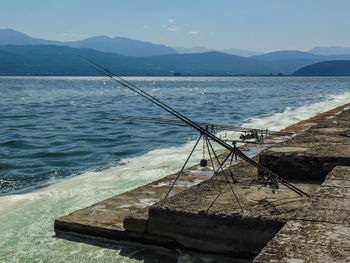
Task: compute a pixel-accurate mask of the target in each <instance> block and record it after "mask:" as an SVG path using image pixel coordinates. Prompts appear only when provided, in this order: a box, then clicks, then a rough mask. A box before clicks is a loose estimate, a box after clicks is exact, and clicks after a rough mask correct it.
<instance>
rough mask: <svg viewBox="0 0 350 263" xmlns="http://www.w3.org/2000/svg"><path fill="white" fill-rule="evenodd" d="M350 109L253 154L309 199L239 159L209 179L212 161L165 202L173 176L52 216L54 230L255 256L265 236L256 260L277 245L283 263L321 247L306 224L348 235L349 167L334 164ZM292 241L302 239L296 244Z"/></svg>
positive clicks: (347, 145) (347, 150) (349, 131)
mask: <svg viewBox="0 0 350 263" xmlns="http://www.w3.org/2000/svg"><path fill="white" fill-rule="evenodd" d="M349 109H350V107H349V105H344V106H342V107H339V108H337V109H334V110H332V111H329V112H326V113H324V114H320V115H318V116H316V117H314V118H311V119H309V120H307V121H303V122H300V123H298V124H295V125H293V126H291V127H288V128H287V129H286V131H288V132H295V133H297V134H298V135H297V136H295V137H293V138H291V139H289V140H287V141H284V142H281V143H277V144H274V145H272V146H271V147H270V148H269V149H267V150H265V151H263V152H262V153H261V154H260V155H259V156H257V157H255V159H256V160H257V161H259V162H260V163H261V164H263V165H264V166H265V167H267V168H268V169H271V170H273V171H275V172H276V173H278V174H279V175H280V176H282V177H284V178H289V179H290V181H291V182H292V183H294V184H295V185H296V186H297V187H299V188H301V189H302V190H303V191H305V192H307V193H309V194H310V195H312V197H311V198H310V199H307V198H306V197H305V196H299V195H298V194H296V193H294V192H292V191H290V190H289V189H287V188H286V187H284V186H283V185H281V186H280V189H278V190H277V191H276V193H273V192H272V190H271V189H270V188H268V187H262V186H261V185H259V184H256V183H254V182H253V179H254V178H256V177H257V175H258V171H257V169H256V168H254V167H252V166H250V165H249V164H247V163H244V162H238V164H236V165H234V166H232V167H231V168H230V167H229V166H228V165H226V166H225V170H226V176H225V174H224V173H220V174H218V175H217V176H216V177H214V178H213V179H210V176H208V175H210V170H209V168H202V167H199V165H197V166H194V167H191V168H189V169H187V170H186V172H185V173H184V175H182V176H181V177H180V178H179V181H178V184H176V186H175V188H174V190H173V191H172V192H171V195H170V198H168V199H166V200H165V202H164V203H163V204H160V203H159V201H160V200H161V199H162V198H163V197H164V196H165V193H166V192H167V190H168V189H169V186H170V184H171V182H172V181H173V179H174V178H175V175H169V176H167V177H165V178H163V179H161V180H158V181H155V182H152V183H150V184H148V185H145V186H142V187H139V188H136V189H134V190H132V191H130V192H126V193H124V194H121V195H118V196H115V197H111V198H109V199H107V200H105V201H102V202H99V203H97V204H95V205H92V206H90V207H87V208H84V209H82V210H79V211H76V212H73V213H71V214H69V215H67V216H63V217H60V218H57V219H56V220H55V232H56V234H57V235H61V234H67V233H75V234H83V235H89V236H95V237H104V238H108V239H111V240H121V241H136V242H143V243H147V244H156V245H160V246H166V247H171V248H173V247H178V248H185V249H191V250H196V251H202V252H206V253H215V254H225V255H229V256H232V257H245V258H254V257H255V256H256V255H258V254H259V252H260V251H261V250H262V249H263V248H264V246H265V245H266V244H267V243H268V242H269V241H270V242H269V243H268V245H267V246H266V247H265V248H264V249H263V250H262V252H261V253H260V254H259V256H258V257H257V258H256V259H255V262H280V261H278V260H279V259H280V258H278V259H277V256H276V255H277V254H278V256H280V255H282V254H281V253H282V252H283V253H284V254H283V255H285V256H284V257H283V258H282V259H283V260H284V259H286V261H281V262H299V261H288V260H287V259H288V257H287V256H288V253H289V252H290V253H291V254H290V255H296V253H299V252H298V251H299V250H301V249H303V248H304V247H303V244H308V245H309V247H308V246H307V245H306V248H307V249H306V251H307V250H310V249H311V250H315V251H318V249H325V248H324V247H322V246H321V247H318V245H320V244H319V243H317V242H311V241H310V242H308V241H305V242H302V241H301V240H302V238H306V237H305V236H303V234H302V233H303V231H309V232H307V233H314V234H315V235H316V236H317V235H318V234H320V235H325V233H333V234H334V235H335V236H337V237H340V239H341V240H342V241H341V242H347V241H346V240H347V238H348V235H347V234H344V235H342V234H341V232H342V231H345V232H346V233H350V232H349V230H348V227H349V224H348V216H349V210H348V208H349V205H348V204H347V201H343V199H342V198H349V197H350V193H348V192H347V190H346V189H350V188H349V184H350V183H349V180H348V178H349V177H348V173H347V171H348V170H347V169H349V168H346V167H341V168H335V167H336V166H350V110H349ZM348 135H349V136H348ZM273 139H274V138H272V137H271V138H268V139H267V140H266V142H268V143H271V144H273V143H274V140H273ZM223 157H224V155H222V156H221V158H223ZM334 168H335V169H334ZM333 169H334V170H333ZM337 169H338V170H337ZM339 169H340V170H339ZM332 170H333V172H332V173H330V172H331V171H332ZM329 173H330V174H329ZM231 174H232V175H233V177H234V179H235V180H237V182H236V183H233V180H232V177H231ZM328 174H329V175H328ZM327 175H328V176H327ZM326 176H327V177H326ZM325 178H326V181H324V180H325ZM323 181H324V182H323ZM321 184H322V185H321ZM340 184H341V185H340ZM320 185H321V186H320ZM343 188H344V189H343ZM329 207H332V208H333V209H329ZM334 214H337V215H336V216H333V215H334ZM332 218H336V220H337V221H334V220H335V219H334V220H333V221H332ZM327 224H331V225H327ZM334 225H336V226H337V227H334ZM339 227H340V228H339ZM296 229H300V231H299V230H298V231H296V235H295V236H293V238H290V239H286V234H285V233H291V232H293V231H294V230H296ZM312 231H314V232H312ZM327 231H330V232H327ZM332 231H333V232H332ZM334 231H335V232H334ZM337 231H338V232H337ZM298 233H299V235H297V234H298ZM294 238H295V239H294ZM294 240H295V241H294ZM299 241H300V242H299ZM271 242H272V243H271ZM276 242H277V243H279V246H277V245H276ZM294 242H299V243H300V244H299V243H298V246H297V245H294ZM329 242H333V241H331V240H330V241H329ZM299 245H300V246H299ZM277 249H278V250H277ZM283 249H284V250H283ZM298 249H299V250H298ZM343 250H344V251H343ZM343 250H341V251H340V252H339V253H341V254H342V255H348V254H346V253H348V252H347V251H348V248H347V246H344V249H343ZM330 251H332V250H330ZM293 253H295V254H293ZM306 253H307V252H306ZM315 253H316V252H315ZM327 253H328V252H327ZM329 253H333V252H329ZM269 257H271V258H269ZM293 258H295V257H294V256H293V257H292V259H293ZM340 258H341V257H338V258H336V257H333V258H332V259H340ZM270 260H275V261H270ZM300 262H319V261H315V260H314V261H312V260H311V261H308V260H306V261H300ZM334 262H342V261H334Z"/></svg>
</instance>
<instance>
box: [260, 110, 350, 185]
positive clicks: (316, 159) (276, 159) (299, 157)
mask: <svg viewBox="0 0 350 263" xmlns="http://www.w3.org/2000/svg"><path fill="white" fill-rule="evenodd" d="M345 108H347V107H345ZM338 110H339V111H338V114H337V115H330V116H328V118H327V119H326V120H324V121H322V122H318V123H317V124H315V125H314V126H312V127H311V128H309V129H308V130H306V131H305V132H303V133H300V134H298V135H296V136H295V137H293V138H291V139H288V140H286V141H284V142H282V143H280V144H278V145H277V146H274V147H271V148H269V149H267V150H265V151H263V152H262V153H261V154H260V155H259V163H260V164H261V165H263V166H265V167H266V168H268V169H269V170H271V171H274V172H276V173H277V174H279V175H280V176H282V177H284V178H286V179H323V178H324V177H325V176H326V175H327V174H328V173H329V172H330V171H331V170H332V169H333V168H334V167H335V166H338V165H340V166H344V165H350V110H349V109H347V110H344V111H340V109H338Z"/></svg>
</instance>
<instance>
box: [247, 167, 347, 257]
mask: <svg viewBox="0 0 350 263" xmlns="http://www.w3.org/2000/svg"><path fill="white" fill-rule="evenodd" d="M349 183H350V167H340V166H338V167H336V168H335V169H333V171H332V172H331V173H330V174H329V175H328V176H327V177H326V180H325V182H324V183H323V184H322V185H321V186H320V187H319V188H318V190H317V191H316V193H315V195H314V196H313V197H311V198H310V199H309V200H308V201H307V203H306V205H305V206H303V207H302V208H301V209H299V210H298V211H297V212H296V213H295V215H294V216H293V220H291V221H289V222H288V223H287V224H286V225H285V226H284V227H283V228H282V230H281V231H280V232H279V233H278V234H277V235H276V236H275V237H274V238H273V239H272V240H271V241H270V242H269V243H268V245H267V246H266V247H265V248H264V249H263V250H262V251H261V253H260V254H259V255H258V256H257V257H256V258H255V260H254V262H255V263H265V262H282V263H283V262H286V263H287V262H350V185H349Z"/></svg>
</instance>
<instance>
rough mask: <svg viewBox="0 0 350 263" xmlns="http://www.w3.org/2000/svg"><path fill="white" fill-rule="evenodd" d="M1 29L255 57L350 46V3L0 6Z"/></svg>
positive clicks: (128, 0)
mask: <svg viewBox="0 0 350 263" xmlns="http://www.w3.org/2000/svg"><path fill="white" fill-rule="evenodd" d="M0 28H1V29H5V28H12V29H15V30H18V31H21V32H24V33H26V34H29V35H30V36H33V37H39V38H45V39H50V40H62V41H69V40H78V39H83V38H86V37H91V36H97V35H107V36H110V37H115V36H122V37H128V38H132V39H138V40H143V41H150V42H154V43H161V44H166V45H170V46H183V47H192V46H205V47H209V48H216V49H226V48H240V49H246V50H253V51H275V50H282V49H299V50H308V49H311V48H312V47H314V46H344V47H350V33H349V32H350V1H349V0H212V1H209V0H171V1H170V0H1V2H0Z"/></svg>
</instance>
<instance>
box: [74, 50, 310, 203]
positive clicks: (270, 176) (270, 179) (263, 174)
mask: <svg viewBox="0 0 350 263" xmlns="http://www.w3.org/2000/svg"><path fill="white" fill-rule="evenodd" d="M79 57H80V58H81V59H82V60H84V61H85V62H87V63H89V64H90V65H92V66H93V67H94V68H95V69H96V70H97V71H98V72H100V73H102V74H103V75H105V76H107V77H109V78H111V79H112V80H114V81H116V82H117V83H118V84H120V85H122V86H124V87H125V88H127V89H129V90H131V91H133V92H135V93H137V94H138V95H140V96H142V97H144V98H145V99H147V100H149V101H150V102H152V103H153V104H155V105H157V106H159V107H160V108H162V109H164V110H165V111H167V112H168V113H170V114H171V115H173V116H175V117H176V118H178V119H180V120H181V121H183V122H185V123H186V124H188V125H189V126H191V127H192V128H194V129H196V130H197V131H199V133H200V134H201V135H204V136H206V137H207V138H210V139H211V140H212V141H215V142H216V143H218V144H219V145H221V146H222V147H224V148H226V149H227V150H229V151H230V154H235V155H236V156H238V157H240V158H241V159H242V160H244V161H246V162H248V163H249V164H251V165H252V166H254V167H256V168H257V169H258V171H259V172H260V175H259V176H258V180H259V181H261V182H263V183H264V184H268V185H269V186H270V187H271V188H273V189H278V188H279V185H278V181H279V182H280V183H281V184H282V185H284V186H286V187H287V188H289V189H290V190H292V191H293V192H295V193H297V194H299V195H300V196H307V197H310V195H309V194H307V193H305V192H304V191H303V190H301V189H300V188H298V187H296V186H294V185H292V184H291V183H289V182H288V181H286V180H285V179H283V178H282V177H280V176H279V175H277V174H276V173H274V172H272V171H270V170H268V169H267V168H265V167H264V166H262V165H261V164H259V163H257V162H255V161H254V160H252V159H251V158H249V157H248V156H246V155H245V154H244V153H243V152H242V151H241V150H239V149H238V148H237V147H236V146H235V145H234V146H231V145H229V144H228V143H226V142H225V141H223V140H221V139H220V138H218V137H216V136H215V135H214V134H213V133H211V132H209V131H208V129H206V128H205V127H201V126H200V125H198V124H197V123H196V122H194V121H192V120H190V119H189V118H188V117H186V116H184V115H183V114H181V113H180V112H178V111H176V110H175V109H173V108H172V107H170V106H168V105H166V104H165V103H163V102H162V101H160V100H158V99H157V98H155V97H153V96H152V95H150V94H149V93H147V92H145V91H143V90H142V89H140V88H138V87H137V86H135V85H134V84H132V83H130V82H128V81H127V80H125V79H123V78H121V77H120V76H118V75H116V74H114V73H113V72H111V71H110V70H109V69H108V68H104V67H102V66H100V65H98V64H96V63H95V62H93V61H91V60H89V59H87V58H85V57H82V56H79Z"/></svg>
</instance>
